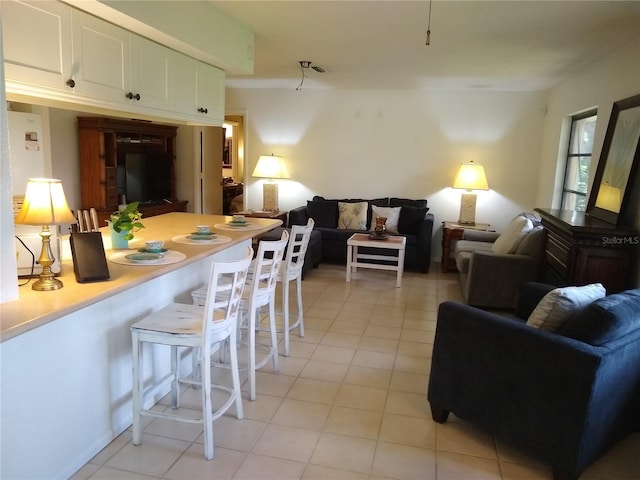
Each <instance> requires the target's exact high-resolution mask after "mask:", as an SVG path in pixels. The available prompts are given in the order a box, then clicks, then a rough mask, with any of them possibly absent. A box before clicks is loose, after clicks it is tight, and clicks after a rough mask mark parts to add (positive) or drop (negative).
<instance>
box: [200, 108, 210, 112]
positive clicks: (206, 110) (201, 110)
mask: <svg viewBox="0 0 640 480" xmlns="http://www.w3.org/2000/svg"><path fill="white" fill-rule="evenodd" d="M198 111H199V112H200V113H209V110H208V109H206V108H202V107H200V108H199V109H198Z"/></svg>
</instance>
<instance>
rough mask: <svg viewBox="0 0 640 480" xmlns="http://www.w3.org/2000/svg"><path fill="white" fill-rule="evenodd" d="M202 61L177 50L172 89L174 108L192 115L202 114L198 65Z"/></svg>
mask: <svg viewBox="0 0 640 480" xmlns="http://www.w3.org/2000/svg"><path fill="white" fill-rule="evenodd" d="M199 63H200V62H198V61H197V60H194V59H193V58H191V57H187V56H186V55H182V54H180V53H177V52H175V53H174V57H173V62H172V64H173V68H172V72H173V76H172V82H171V91H172V97H173V110H174V111H175V112H178V113H182V114H184V115H188V116H190V117H194V116H198V115H202V114H201V113H200V112H198V91H197V89H198V65H199Z"/></svg>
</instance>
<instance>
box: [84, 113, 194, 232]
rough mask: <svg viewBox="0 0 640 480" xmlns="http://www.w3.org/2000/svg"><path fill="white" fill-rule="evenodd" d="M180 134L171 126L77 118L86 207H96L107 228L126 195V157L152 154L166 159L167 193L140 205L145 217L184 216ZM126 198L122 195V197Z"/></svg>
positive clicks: (164, 161)
mask: <svg viewBox="0 0 640 480" xmlns="http://www.w3.org/2000/svg"><path fill="white" fill-rule="evenodd" d="M176 130H177V127H173V126H170V125H161V124H153V123H150V122H146V121H129V120H121V119H117V118H108V117H78V133H79V141H80V145H79V147H80V182H81V201H82V208H83V209H89V208H92V207H93V208H95V209H96V210H97V212H98V221H99V224H100V225H104V222H105V220H107V219H108V218H109V215H110V214H111V213H112V212H114V211H116V210H117V209H118V204H119V203H120V201H121V199H122V198H126V201H133V200H136V199H131V198H128V197H127V196H126V193H127V192H126V175H127V172H126V158H127V156H128V155H138V156H145V155H146V156H149V158H150V159H152V158H153V155H156V156H157V158H162V159H163V165H162V172H161V173H162V177H163V181H164V182H166V190H167V191H166V195H163V198H154V199H152V200H149V201H145V200H147V199H141V200H143V201H142V202H141V203H140V207H139V209H140V211H141V212H142V214H143V216H145V217H150V216H154V215H161V214H163V213H169V212H185V211H186V208H187V202H186V201H181V200H178V199H177V198H176V194H175V185H176V179H175V157H176ZM123 196H124V197H123Z"/></svg>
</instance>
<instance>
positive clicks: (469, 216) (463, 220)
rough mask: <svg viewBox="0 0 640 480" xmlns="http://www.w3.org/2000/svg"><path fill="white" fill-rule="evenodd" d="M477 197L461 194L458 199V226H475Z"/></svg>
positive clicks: (471, 194) (470, 194) (472, 194)
mask: <svg viewBox="0 0 640 480" xmlns="http://www.w3.org/2000/svg"><path fill="white" fill-rule="evenodd" d="M477 198H478V196H477V195H476V194H475V193H463V194H462V195H461V199H460V218H459V219H458V223H459V224H460V225H475V224H476V199H477Z"/></svg>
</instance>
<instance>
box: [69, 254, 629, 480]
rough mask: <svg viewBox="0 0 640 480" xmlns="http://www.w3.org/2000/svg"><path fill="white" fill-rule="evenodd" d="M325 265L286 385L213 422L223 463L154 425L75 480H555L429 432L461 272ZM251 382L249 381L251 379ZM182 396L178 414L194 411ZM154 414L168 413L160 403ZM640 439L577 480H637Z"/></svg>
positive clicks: (266, 384) (479, 441) (192, 398)
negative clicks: (441, 326)
mask: <svg viewBox="0 0 640 480" xmlns="http://www.w3.org/2000/svg"><path fill="white" fill-rule="evenodd" d="M394 286H395V276H394V274H393V272H380V271H371V270H364V271H360V272H358V274H357V276H356V279H355V280H352V283H351V284H346V283H345V279H344V266H338V265H321V266H320V268H319V269H317V270H313V271H312V273H311V274H310V275H308V276H307V278H306V280H305V281H304V282H303V292H304V293H303V298H304V304H305V324H306V335H305V337H304V338H299V337H297V335H295V334H294V336H293V337H292V348H291V356H290V357H288V358H285V357H282V356H281V357H280V361H281V369H280V373H279V374H275V373H272V371H271V370H270V369H269V368H265V369H263V370H262V371H260V372H259V373H258V377H257V378H258V380H257V385H258V387H257V390H258V397H257V399H256V401H254V402H251V401H249V400H246V399H245V401H244V403H243V405H244V411H245V418H244V419H243V420H237V419H236V418H235V417H234V416H233V414H234V412H233V409H231V411H229V412H227V413H228V414H229V415H225V416H223V417H221V418H220V419H218V420H217V421H216V422H215V424H214V436H215V459H214V460H213V461H210V462H208V461H206V460H205V459H204V457H203V445H202V441H203V440H202V429H201V428H200V427H198V426H193V425H188V424H182V423H175V422H169V421H166V420H159V419H154V420H150V421H148V422H147V425H146V428H145V434H144V437H143V443H142V445H140V446H134V445H132V443H131V430H130V429H129V430H127V431H125V432H124V433H122V434H121V435H120V436H119V437H118V438H116V439H115V440H114V441H113V442H112V443H111V444H109V445H108V446H107V447H105V449H104V450H103V451H102V452H100V453H99V454H98V455H96V456H95V457H94V458H93V459H92V460H91V461H90V462H89V463H87V464H86V465H85V466H84V467H83V468H82V469H80V470H79V471H78V472H77V473H76V474H75V475H74V476H73V477H72V478H73V480H79V479H118V480H125V479H167V480H169V479H189V480H191V479H200V478H202V479H205V478H206V479H247V480H254V479H255V480H257V479H278V480H284V479H308V480H311V479H354V480H356V479H371V480H374V479H375V480H384V479H420V480H429V479H437V480H461V479H473V480H476V479H505V480H506V479H509V480H511V479H514V480H516V479H517V480H528V479H531V480H534V479H550V478H552V477H551V471H550V469H549V468H548V466H546V465H544V464H540V463H539V462H537V461H536V460H535V459H532V458H530V457H528V456H527V455H525V454H523V453H522V452H519V451H517V450H515V449H513V448H511V447H509V445H505V444H503V443H500V442H498V441H496V440H495V439H494V438H493V437H492V436H491V435H488V434H486V433H484V432H482V431H480V430H477V429H475V428H474V427H473V426H472V425H469V424H468V423H465V422H463V421H461V420H459V419H456V418H455V417H454V416H453V415H452V416H451V417H450V419H449V421H448V422H447V423H446V424H444V425H440V424H436V423H435V422H433V421H432V420H431V416H430V413H429V407H428V402H427V399H426V388H427V381H428V375H429V368H430V357H431V347H432V343H433V336H434V329H435V323H436V312H437V307H438V304H439V303H440V302H442V301H444V300H447V299H459V297H460V292H459V287H458V283H457V277H456V275H455V274H442V273H440V272H439V265H437V264H436V265H433V266H432V268H431V272H430V273H429V274H417V273H411V272H405V275H404V278H403V284H402V288H399V289H396V288H394ZM244 378H245V379H246V376H245V377H244ZM198 398H199V397H198V393H197V391H196V392H194V391H193V390H187V391H186V392H185V393H184V395H183V408H189V407H190V406H192V407H193V408H197V405H198ZM156 408H160V409H164V408H168V407H167V405H166V404H165V403H164V402H161V403H160V404H158V405H157V406H156ZM639 453H640V434H636V435H633V436H631V437H629V438H628V439H627V440H625V441H624V442H622V443H621V444H619V445H618V446H616V447H615V448H614V449H613V450H612V451H611V452H609V453H608V454H607V455H606V456H605V457H603V458H601V459H600V460H599V461H598V462H597V463H596V464H594V465H592V466H591V467H590V468H589V469H588V470H587V471H586V472H585V473H584V474H583V475H582V477H581V478H582V479H592V480H595V479H599V480H600V479H602V480H604V479H610V480H611V479H625V480H629V479H633V478H636V479H637V478H640V455H639Z"/></svg>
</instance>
